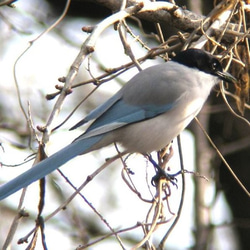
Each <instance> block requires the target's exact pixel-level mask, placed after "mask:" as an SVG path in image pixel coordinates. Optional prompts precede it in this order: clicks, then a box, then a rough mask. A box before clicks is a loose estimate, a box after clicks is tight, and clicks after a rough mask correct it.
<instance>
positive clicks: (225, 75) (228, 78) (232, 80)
mask: <svg viewBox="0 0 250 250" xmlns="http://www.w3.org/2000/svg"><path fill="white" fill-rule="evenodd" d="M217 75H218V76H219V78H220V79H221V80H223V81H226V82H229V83H236V82H237V79H236V78H235V77H233V76H232V75H231V74H229V73H228V72H221V71H217Z"/></svg>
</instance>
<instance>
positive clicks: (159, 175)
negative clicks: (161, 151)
mask: <svg viewBox="0 0 250 250" xmlns="http://www.w3.org/2000/svg"><path fill="white" fill-rule="evenodd" d="M146 156H147V158H148V160H149V161H150V162H151V163H152V164H153V166H154V168H155V169H156V175H155V176H154V177H153V178H152V180H151V183H152V185H153V186H156V184H157V183H158V181H159V180H160V179H161V178H165V179H167V180H169V181H170V182H171V183H172V184H173V185H174V186H176V187H177V184H176V181H177V179H176V178H175V177H176V175H178V174H179V173H177V174H168V173H167V172H166V171H165V170H164V169H163V168H162V167H161V166H160V165H159V164H157V163H156V162H155V160H154V159H153V158H152V156H151V155H150V154H147V155H146Z"/></svg>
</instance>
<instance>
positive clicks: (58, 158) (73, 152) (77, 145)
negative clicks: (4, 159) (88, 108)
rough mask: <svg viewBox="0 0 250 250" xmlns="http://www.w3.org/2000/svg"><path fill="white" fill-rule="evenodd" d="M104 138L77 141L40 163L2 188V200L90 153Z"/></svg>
mask: <svg viewBox="0 0 250 250" xmlns="http://www.w3.org/2000/svg"><path fill="white" fill-rule="evenodd" d="M102 137H103V135H99V136H94V137H90V138H86V139H82V140H76V141H74V142H73V143H71V144H69V145H68V146H66V147H65V148H63V149H61V150H60V151H58V152H56V153H55V154H53V155H51V156H50V157H48V158H46V159H44V160H43V161H41V162H39V163H38V164H36V165H35V166H34V167H32V168H31V169H29V170H27V171H26V172H24V173H23V174H21V175H19V176H17V177H16V178H14V179H13V180H11V181H9V182H7V183H6V184H4V185H3V186H1V187H0V200H2V199H4V198H6V197H8V196H9V195H11V194H13V193H15V192H17V191H18V190H20V189H22V188H24V187H27V186H28V185H30V184H31V183H32V182H34V181H37V180H39V179H41V178H43V177H45V176H46V175H48V174H49V173H51V172H53V171H54V170H55V169H57V168H59V167H60V166H62V165H63V164H64V163H66V162H67V161H69V160H70V159H72V158H74V157H75V156H77V155H79V154H83V153H84V152H86V151H88V150H89V149H90V148H91V147H92V146H93V145H95V144H96V143H97V142H98V141H100V140H101V139H102Z"/></svg>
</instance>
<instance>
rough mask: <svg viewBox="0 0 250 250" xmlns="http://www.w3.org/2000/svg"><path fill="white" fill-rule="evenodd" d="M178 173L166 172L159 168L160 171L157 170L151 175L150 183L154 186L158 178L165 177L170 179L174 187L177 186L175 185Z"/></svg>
mask: <svg viewBox="0 0 250 250" xmlns="http://www.w3.org/2000/svg"><path fill="white" fill-rule="evenodd" d="M178 174H179V173H176V174H168V173H167V172H166V171H165V170H163V169H161V171H157V173H156V175H155V176H153V177H152V179H151V184H152V185H153V186H156V185H157V183H158V182H159V180H160V179H162V178H164V179H166V180H167V181H170V182H171V184H172V185H173V186H176V188H178V185H177V178H176V176H177V175H178Z"/></svg>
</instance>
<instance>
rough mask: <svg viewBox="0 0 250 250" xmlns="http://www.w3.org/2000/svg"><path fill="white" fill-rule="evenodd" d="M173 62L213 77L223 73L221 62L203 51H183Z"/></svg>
mask: <svg viewBox="0 0 250 250" xmlns="http://www.w3.org/2000/svg"><path fill="white" fill-rule="evenodd" d="M172 60H173V61H175V62H178V63H180V64H183V65H185V66H188V67H190V68H197V69H199V70H200V71H203V72H206V73H208V74H212V75H217V73H216V72H218V71H220V72H222V71H223V69H222V66H221V64H220V62H219V61H218V60H217V59H216V58H215V57H214V56H212V55H211V54H209V53H207V52H205V51H203V50H201V49H188V50H185V51H182V52H180V53H178V54H177V55H176V56H175V57H174V58H173V59H172Z"/></svg>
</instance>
